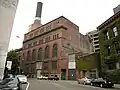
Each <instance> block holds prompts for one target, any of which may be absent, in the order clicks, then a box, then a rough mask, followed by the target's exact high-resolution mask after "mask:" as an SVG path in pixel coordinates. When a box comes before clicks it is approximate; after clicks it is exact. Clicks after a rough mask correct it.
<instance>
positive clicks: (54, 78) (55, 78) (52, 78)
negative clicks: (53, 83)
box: [48, 75, 59, 80]
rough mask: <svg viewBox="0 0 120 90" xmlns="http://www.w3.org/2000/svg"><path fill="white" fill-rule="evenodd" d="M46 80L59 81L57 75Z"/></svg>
mask: <svg viewBox="0 0 120 90" xmlns="http://www.w3.org/2000/svg"><path fill="white" fill-rule="evenodd" d="M48 80H59V78H58V76H57V75H49V76H48Z"/></svg>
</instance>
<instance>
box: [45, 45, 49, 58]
mask: <svg viewBox="0 0 120 90" xmlns="http://www.w3.org/2000/svg"><path fill="white" fill-rule="evenodd" d="M45 58H49V46H46V47H45Z"/></svg>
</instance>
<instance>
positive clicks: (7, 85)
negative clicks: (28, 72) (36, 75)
mask: <svg viewBox="0 0 120 90" xmlns="http://www.w3.org/2000/svg"><path fill="white" fill-rule="evenodd" d="M0 90H21V83H20V82H19V80H18V78H17V77H16V78H5V79H4V80H2V81H1V82H0Z"/></svg>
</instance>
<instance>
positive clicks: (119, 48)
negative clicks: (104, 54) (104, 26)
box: [114, 42, 120, 54]
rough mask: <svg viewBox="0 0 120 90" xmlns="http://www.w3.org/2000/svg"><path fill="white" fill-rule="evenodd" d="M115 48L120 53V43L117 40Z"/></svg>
mask: <svg viewBox="0 0 120 90" xmlns="http://www.w3.org/2000/svg"><path fill="white" fill-rule="evenodd" d="M114 45H115V49H116V53H117V54H119V53H120V43H119V42H115V44H114Z"/></svg>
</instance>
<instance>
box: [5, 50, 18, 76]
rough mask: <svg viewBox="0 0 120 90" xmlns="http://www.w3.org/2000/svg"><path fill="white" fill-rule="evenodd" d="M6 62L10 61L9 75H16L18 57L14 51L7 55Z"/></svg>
mask: <svg viewBox="0 0 120 90" xmlns="http://www.w3.org/2000/svg"><path fill="white" fill-rule="evenodd" d="M7 61H12V67H11V74H17V73H18V71H19V69H18V66H19V55H18V53H17V52H16V50H11V51H9V52H8V53H7Z"/></svg>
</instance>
